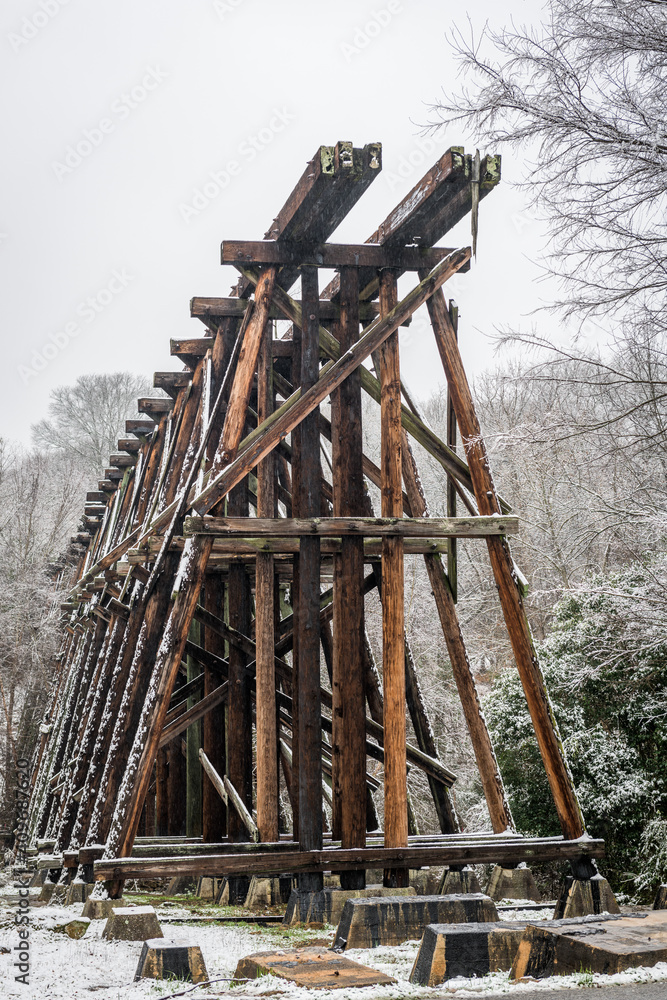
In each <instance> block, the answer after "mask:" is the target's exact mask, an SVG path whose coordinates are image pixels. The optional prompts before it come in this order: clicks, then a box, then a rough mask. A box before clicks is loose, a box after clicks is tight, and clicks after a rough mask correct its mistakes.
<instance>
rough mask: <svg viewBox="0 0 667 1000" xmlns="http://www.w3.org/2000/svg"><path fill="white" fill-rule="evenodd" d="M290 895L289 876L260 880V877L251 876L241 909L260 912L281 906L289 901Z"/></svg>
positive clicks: (290, 884) (290, 881) (290, 880)
mask: <svg viewBox="0 0 667 1000" xmlns="http://www.w3.org/2000/svg"><path fill="white" fill-rule="evenodd" d="M291 894H292V876H291V875H285V876H282V877H278V878H262V876H261V875H260V876H258V875H253V877H252V878H251V879H250V886H249V888H248V894H247V896H246V898H245V902H244V904H243V909H244V910H262V909H265V908H266V907H267V906H281V905H282V904H283V903H287V902H288V901H289V898H290V896H291Z"/></svg>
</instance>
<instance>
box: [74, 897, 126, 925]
mask: <svg viewBox="0 0 667 1000" xmlns="http://www.w3.org/2000/svg"><path fill="white" fill-rule="evenodd" d="M124 906H127V900H126V899H123V898H121V899H95V897H94V896H89V897H88V899H87V900H86V902H85V903H84V904H83V911H82V913H81V916H82V917H90V919H91V920H106V919H107V917H110V916H111V914H112V913H113V911H114V910H115V909H116V907H124Z"/></svg>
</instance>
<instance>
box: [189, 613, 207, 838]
mask: <svg viewBox="0 0 667 1000" xmlns="http://www.w3.org/2000/svg"><path fill="white" fill-rule="evenodd" d="M190 639H191V640H192V641H193V642H196V643H197V644H198V645H200V644H201V627H200V625H199V622H193V623H192V625H191V626H190ZM187 665H188V680H189V681H192V680H194V679H195V677H198V676H199V675H200V673H201V666H200V665H199V663H197V661H196V660H195V659H194V658H193V657H192V656H188V658H187ZM196 701H197V699H196V698H188V708H192V707H193V705H194V704H195V702H196ZM201 745H202V723H201V719H200V720H198V721H197V722H193V724H192V725H191V726H188V728H187V730H186V732H185V746H186V764H187V789H186V795H187V805H186V824H185V832H186V834H187V836H188V837H200V836H201V834H202V784H203V782H202V767H201V764H200V762H199V750H200V747H201Z"/></svg>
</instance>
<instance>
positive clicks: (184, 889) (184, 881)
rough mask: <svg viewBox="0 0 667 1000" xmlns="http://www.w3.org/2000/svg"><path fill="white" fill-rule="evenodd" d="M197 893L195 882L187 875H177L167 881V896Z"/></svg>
mask: <svg viewBox="0 0 667 1000" xmlns="http://www.w3.org/2000/svg"><path fill="white" fill-rule="evenodd" d="M196 891H197V880H196V879H194V878H192V877H191V876H189V875H179V876H178V877H177V878H172V879H170V880H169V884H168V885H167V893H166V895H167V896H180V895H183V894H186V893H191V892H196Z"/></svg>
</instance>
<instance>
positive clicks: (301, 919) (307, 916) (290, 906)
mask: <svg viewBox="0 0 667 1000" xmlns="http://www.w3.org/2000/svg"><path fill="white" fill-rule="evenodd" d="M381 896H414V889H411V888H407V889H385V888H384V886H382V885H369V886H367V887H366V888H365V889H322V890H321V891H320V892H299V891H298V889H292V892H291V893H290V896H289V900H288V902H287V910H286V911H285V916H284V917H283V924H285V925H290V924H334V925H335V924H337V923H338V922H339V920H340V918H341V916H342V914H343V908H344V906H345V904H346V902H347V901H348V899H376V898H378V897H381Z"/></svg>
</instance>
